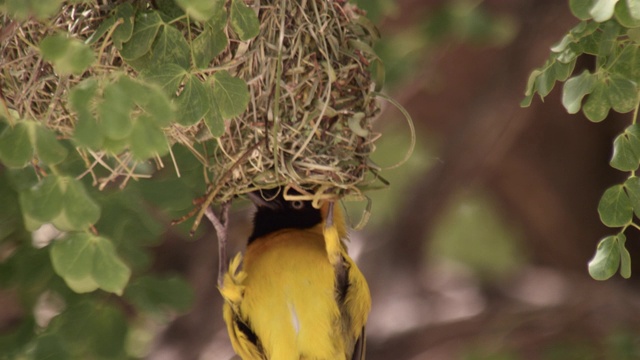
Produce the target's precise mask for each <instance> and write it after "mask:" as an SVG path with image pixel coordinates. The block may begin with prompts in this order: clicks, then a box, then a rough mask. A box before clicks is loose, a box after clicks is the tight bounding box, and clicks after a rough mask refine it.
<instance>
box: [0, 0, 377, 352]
mask: <svg viewBox="0 0 640 360" xmlns="http://www.w3.org/2000/svg"><path fill="white" fill-rule="evenodd" d="M280 4H285V5H286V6H285V7H284V8H280V7H279V6H280ZM335 4H337V5H340V6H342V3H335ZM304 5H305V6H304V7H303V6H301V5H300V4H298V3H297V2H293V1H291V2H289V1H285V2H280V1H277V2H272V3H268V4H262V5H261V6H260V7H259V8H258V7H249V6H248V5H246V3H245V2H244V1H242V0H230V1H223V0H214V1H210V0H156V1H146V0H140V1H134V2H131V1H106V2H89V1H67V2H63V1H61V0H53V1H50V0H29V1H18V0H5V1H0V10H1V11H2V12H1V13H0V20H1V21H2V23H1V25H0V26H1V27H2V28H3V39H5V40H6V41H3V42H2V43H1V44H0V62H1V65H2V69H1V70H0V76H1V77H2V78H1V80H0V86H2V87H1V92H0V203H2V204H10V205H11V206H1V207H0V286H2V287H3V288H4V289H9V290H10V291H13V292H15V293H16V294H17V297H18V298H19V301H20V302H21V303H22V305H23V307H24V309H25V311H24V314H27V315H25V316H24V318H23V319H22V320H23V321H22V322H21V323H20V324H19V325H18V326H16V328H15V329H12V330H13V331H11V332H8V333H2V334H0V354H2V355H5V354H8V356H10V357H25V356H26V357H28V358H34V359H44V358H62V359H65V358H100V359H111V358H113V359H119V358H131V357H144V356H145V349H147V348H148V346H149V344H148V342H147V343H145V342H144V339H149V338H150V336H149V333H151V332H153V331H154V330H155V328H156V327H157V324H158V323H162V322H164V321H166V320H167V319H169V317H170V316H172V315H173V314H175V313H176V312H181V311H186V310H187V309H188V307H189V306H190V303H191V300H192V291H191V289H190V288H189V286H188V285H187V284H186V283H185V282H184V280H182V279H181V278H179V277H175V276H158V275H154V274H152V273H151V271H150V262H151V255H150V251H149V247H152V246H155V245H157V244H158V241H159V240H160V237H161V235H162V233H163V229H164V227H163V225H162V223H161V222H160V221H159V220H158V219H157V218H156V217H154V216H151V215H150V213H153V214H157V215H159V217H161V218H163V219H170V218H177V217H179V216H181V215H183V214H185V213H187V212H188V211H189V209H190V208H191V207H192V206H193V205H192V199H194V198H196V197H198V196H200V195H202V194H205V193H206V194H208V202H207V203H206V204H205V206H208V205H210V204H211V202H213V201H218V202H219V201H227V200H229V199H230V198H232V197H233V196H235V195H237V194H239V193H242V192H246V191H249V190H250V189H255V188H260V187H269V186H275V185H278V184H303V185H307V186H308V187H307V188H308V189H310V191H312V190H318V189H320V192H326V193H328V194H329V195H331V196H338V195H342V194H343V193H349V192H350V191H351V192H356V193H357V194H359V193H360V192H361V191H362V190H363V189H364V188H365V187H366V186H369V185H371V183H372V182H374V181H376V178H377V175H376V174H375V169H376V166H375V165H374V164H371V163H369V161H368V155H369V153H370V152H371V151H373V145H372V142H373V140H375V138H376V137H377V134H375V133H373V132H372V131H371V120H372V118H373V116H374V115H375V114H376V113H377V112H378V110H379V108H378V105H377V102H376V101H375V94H374V90H375V89H378V90H379V89H380V87H381V86H382V80H380V81H379V83H376V84H374V82H373V80H372V79H371V74H370V70H372V71H375V73H376V74H377V75H378V76H379V77H378V78H379V79H382V78H383V76H382V75H381V74H382V71H383V69H382V64H381V62H380V60H379V59H378V58H377V56H376V55H375V53H374V52H373V50H372V44H373V40H375V39H376V38H377V36H378V34H377V30H376V29H375V27H374V26H373V25H372V24H371V23H370V22H369V21H368V20H367V19H366V18H364V17H363V16H362V14H361V13H360V12H359V10H358V9H356V8H349V9H342V8H339V6H338V7H336V6H337V5H336V6H333V5H331V6H329V5H328V3H327V2H324V1H319V0H314V1H308V2H304ZM347 10H348V11H347ZM318 13H322V14H326V15H323V16H316V15H317V14H318ZM310 14H311V15H310ZM282 19H284V20H282ZM283 21H284V22H283ZM281 39H282V40H281ZM34 69H36V70H37V71H34ZM165 163H173V164H174V167H173V168H170V167H166V168H165ZM174 168H175V170H174ZM368 172H372V173H373V175H374V176H373V179H371V178H367V179H365V175H366V174H368ZM365 180H366V181H365ZM367 181H368V182H367ZM365 182H366V183H365ZM363 183H364V184H363ZM114 184H117V185H120V186H119V188H116V186H114ZM308 196H313V194H312V193H311V194H309V195H308ZM151 209H153V211H151ZM184 230H185V229H183V228H180V227H179V228H178V229H176V232H178V233H180V234H182V233H184V232H185V231H184ZM116 297H117V298H116ZM41 307H44V308H46V309H47V311H49V313H53V314H54V315H53V317H52V318H51V317H46V316H41V315H38V314H39V313H38V309H40V308H41ZM141 333H142V334H143V336H140V335H139V334H141Z"/></svg>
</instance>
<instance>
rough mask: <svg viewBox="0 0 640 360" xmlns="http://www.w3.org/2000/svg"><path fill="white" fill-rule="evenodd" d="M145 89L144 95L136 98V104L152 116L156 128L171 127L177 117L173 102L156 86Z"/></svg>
mask: <svg viewBox="0 0 640 360" xmlns="http://www.w3.org/2000/svg"><path fill="white" fill-rule="evenodd" d="M145 89H146V90H145V92H144V93H143V94H140V95H139V96H137V97H136V102H137V103H138V105H139V106H140V107H141V108H142V109H144V111H146V112H147V113H148V114H149V115H151V118H152V119H153V121H154V123H155V124H156V126H169V124H170V123H171V122H172V121H174V119H175V117H176V114H175V109H174V107H173V105H172V104H171V100H169V97H168V96H167V95H166V94H165V92H164V91H162V89H160V88H158V87H156V86H146V87H145Z"/></svg>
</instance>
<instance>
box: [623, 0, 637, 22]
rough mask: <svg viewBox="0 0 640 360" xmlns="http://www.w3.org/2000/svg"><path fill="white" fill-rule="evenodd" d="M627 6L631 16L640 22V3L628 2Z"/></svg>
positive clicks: (631, 0) (634, 0) (635, 1)
mask: <svg viewBox="0 0 640 360" xmlns="http://www.w3.org/2000/svg"><path fill="white" fill-rule="evenodd" d="M626 4H627V7H628V8H629V13H630V14H631V16H632V17H633V18H634V19H636V20H640V2H638V1H637V0H627V1H626Z"/></svg>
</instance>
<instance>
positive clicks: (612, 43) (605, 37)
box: [597, 21, 620, 61]
mask: <svg viewBox="0 0 640 360" xmlns="http://www.w3.org/2000/svg"><path fill="white" fill-rule="evenodd" d="M601 29H602V36H601V37H600V39H599V43H600V44H599V46H598V53H597V55H598V61H601V60H600V59H606V58H607V57H609V56H610V55H612V54H613V52H614V50H615V49H616V46H617V45H618V41H617V38H618V35H619V34H620V25H618V23H617V22H615V21H607V22H606V23H604V24H602V26H601Z"/></svg>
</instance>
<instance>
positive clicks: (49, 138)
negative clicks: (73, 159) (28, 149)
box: [35, 125, 68, 165]
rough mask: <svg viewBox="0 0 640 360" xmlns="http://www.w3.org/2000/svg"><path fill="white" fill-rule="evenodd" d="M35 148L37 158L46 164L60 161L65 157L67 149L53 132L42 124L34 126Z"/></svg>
mask: <svg viewBox="0 0 640 360" xmlns="http://www.w3.org/2000/svg"><path fill="white" fill-rule="evenodd" d="M35 148H36V153H37V154H38V158H39V159H40V160H41V161H42V162H43V163H45V164H47V165H55V164H59V163H61V162H62V161H63V160H64V159H65V158H66V157H67V154H68V152H67V149H66V148H65V147H64V146H62V145H61V144H60V142H59V141H58V140H57V139H56V136H55V134H54V133H53V132H52V131H51V130H49V129H47V128H46V127H44V126H41V125H40V126H36V128H35Z"/></svg>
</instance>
